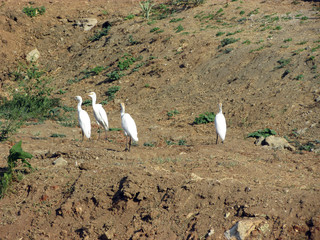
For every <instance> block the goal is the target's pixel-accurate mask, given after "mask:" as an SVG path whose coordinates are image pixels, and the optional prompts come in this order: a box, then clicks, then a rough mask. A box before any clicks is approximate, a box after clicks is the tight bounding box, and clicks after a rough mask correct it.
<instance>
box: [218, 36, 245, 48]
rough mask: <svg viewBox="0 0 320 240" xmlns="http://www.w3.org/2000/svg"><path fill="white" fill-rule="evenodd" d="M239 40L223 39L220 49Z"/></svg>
mask: <svg viewBox="0 0 320 240" xmlns="http://www.w3.org/2000/svg"><path fill="white" fill-rule="evenodd" d="M239 40H240V38H237V39H236V38H225V39H223V40H222V41H221V45H220V46H221V47H224V46H227V45H229V44H232V43H235V42H237V41H239Z"/></svg>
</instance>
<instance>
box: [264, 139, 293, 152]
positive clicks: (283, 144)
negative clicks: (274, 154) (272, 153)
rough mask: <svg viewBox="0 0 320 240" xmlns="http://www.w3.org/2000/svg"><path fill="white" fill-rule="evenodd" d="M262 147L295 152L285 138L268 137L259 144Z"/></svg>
mask: <svg viewBox="0 0 320 240" xmlns="http://www.w3.org/2000/svg"><path fill="white" fill-rule="evenodd" d="M261 144H262V145H268V146H270V147H271V148H272V149H276V150H278V149H280V150H281V149H288V150H290V151H295V150H296V149H295V147H293V146H291V145H290V144H289V143H288V141H287V140H286V139H285V138H282V137H275V136H269V137H266V138H265V140H264V141H263V142H262V143H261Z"/></svg>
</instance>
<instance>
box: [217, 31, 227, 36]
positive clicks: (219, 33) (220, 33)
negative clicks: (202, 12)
mask: <svg viewBox="0 0 320 240" xmlns="http://www.w3.org/2000/svg"><path fill="white" fill-rule="evenodd" d="M223 34H225V32H217V33H216V37H220V36H222V35H223Z"/></svg>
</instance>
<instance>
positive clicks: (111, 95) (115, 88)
mask: <svg viewBox="0 0 320 240" xmlns="http://www.w3.org/2000/svg"><path fill="white" fill-rule="evenodd" d="M120 88H121V87H120V86H112V87H109V88H108V90H107V91H106V95H107V97H108V100H109V101H111V100H113V99H114V96H115V94H116V92H118V91H119V90H120Z"/></svg>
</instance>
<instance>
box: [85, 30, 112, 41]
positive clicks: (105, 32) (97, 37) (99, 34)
mask: <svg viewBox="0 0 320 240" xmlns="http://www.w3.org/2000/svg"><path fill="white" fill-rule="evenodd" d="M109 30H110V26H108V27H106V28H103V29H102V30H101V31H99V32H97V33H96V34H95V35H93V37H91V38H90V39H89V40H90V41H91V42H95V41H99V40H100V39H101V38H102V37H104V36H107V35H108V32H109Z"/></svg>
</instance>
